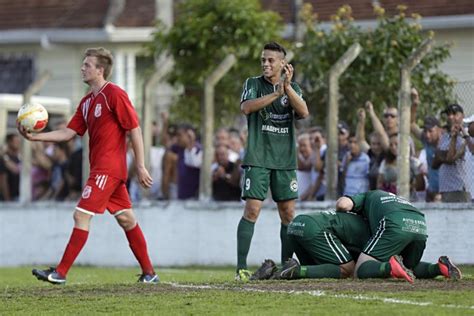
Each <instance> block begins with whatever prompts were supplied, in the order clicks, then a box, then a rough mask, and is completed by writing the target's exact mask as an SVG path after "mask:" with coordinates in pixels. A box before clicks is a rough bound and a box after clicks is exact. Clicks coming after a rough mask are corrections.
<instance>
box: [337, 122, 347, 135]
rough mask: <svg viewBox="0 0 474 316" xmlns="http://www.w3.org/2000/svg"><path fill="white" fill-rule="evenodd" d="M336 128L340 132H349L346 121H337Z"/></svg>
mask: <svg viewBox="0 0 474 316" xmlns="http://www.w3.org/2000/svg"><path fill="white" fill-rule="evenodd" d="M337 129H338V130H339V133H341V134H342V133H344V134H349V125H347V123H346V122H344V121H339V123H338V124H337Z"/></svg>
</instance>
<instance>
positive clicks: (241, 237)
mask: <svg viewBox="0 0 474 316" xmlns="http://www.w3.org/2000/svg"><path fill="white" fill-rule="evenodd" d="M254 227H255V223H252V222H251V221H249V220H246V219H245V218H243V217H242V218H241V219H240V222H239V226H237V270H239V269H247V255H248V253H249V250H250V243H251V241H252V237H253V230H254Z"/></svg>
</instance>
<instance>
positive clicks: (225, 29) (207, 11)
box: [151, 0, 283, 125]
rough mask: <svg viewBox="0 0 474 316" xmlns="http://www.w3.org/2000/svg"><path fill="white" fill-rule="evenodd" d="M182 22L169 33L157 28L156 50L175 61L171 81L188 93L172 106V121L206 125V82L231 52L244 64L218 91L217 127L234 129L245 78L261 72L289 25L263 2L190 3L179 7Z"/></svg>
mask: <svg viewBox="0 0 474 316" xmlns="http://www.w3.org/2000/svg"><path fill="white" fill-rule="evenodd" d="M176 17H177V20H176V21H175V24H174V25H173V27H172V28H171V29H170V30H169V31H167V30H166V29H165V28H164V26H163V25H160V24H159V25H158V26H157V32H156V33H155V35H154V41H153V43H152V46H151V50H152V52H153V53H154V54H160V53H163V52H167V53H169V54H170V55H171V56H172V57H173V58H174V60H175V65H176V66H175V68H174V70H173V72H172V73H171V75H170V78H169V80H170V82H171V83H172V84H174V85H176V86H178V87H183V88H184V93H183V95H182V96H181V97H180V98H179V100H178V101H177V103H176V104H175V105H174V106H173V107H172V111H171V120H177V119H179V121H189V122H193V123H195V124H200V123H201V115H200V114H201V110H200V105H201V104H202V99H203V83H204V79H205V78H206V77H207V76H208V75H209V74H210V73H211V72H212V71H213V70H214V69H215V68H216V67H217V65H219V63H220V62H221V61H222V60H223V59H224V58H225V56H226V55H227V54H229V53H233V54H235V55H236V57H237V59H238V62H237V64H236V65H234V67H233V68H232V69H231V70H230V71H229V73H227V74H226V75H225V76H224V78H222V80H221V81H220V82H219V83H218V85H217V86H216V124H217V125H222V124H229V123H230V122H232V120H233V118H234V117H235V116H236V115H237V114H239V113H240V109H239V97H240V93H241V89H242V84H243V82H244V80H245V78H247V77H249V76H252V75H256V74H258V73H259V57H260V53H261V51H262V46H263V45H264V44H265V43H266V42H269V41H281V37H280V35H279V34H281V30H282V28H283V25H282V24H281V23H280V22H281V21H280V18H279V16H278V15H277V14H276V13H273V12H264V11H262V8H261V6H260V2H259V1H258V0H241V1H234V0H219V1H208V0H187V1H182V2H180V3H179V5H178V8H177V12H176Z"/></svg>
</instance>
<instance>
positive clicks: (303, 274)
mask: <svg viewBox="0 0 474 316" xmlns="http://www.w3.org/2000/svg"><path fill="white" fill-rule="evenodd" d="M299 277H300V278H308V279H322V278H331V279H339V278H340V277H341V269H340V268H339V266H338V265H335V264H329V263H327V264H320V265H315V266H301V268H300V271H299Z"/></svg>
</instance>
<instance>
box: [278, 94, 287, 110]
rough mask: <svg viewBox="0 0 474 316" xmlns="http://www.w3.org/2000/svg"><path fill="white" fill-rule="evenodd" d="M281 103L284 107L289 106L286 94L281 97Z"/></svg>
mask: <svg viewBox="0 0 474 316" xmlns="http://www.w3.org/2000/svg"><path fill="white" fill-rule="evenodd" d="M280 104H281V105H282V106H284V107H287V106H288V96H287V95H286V94H285V95H284V96H282V97H281V99H280Z"/></svg>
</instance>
